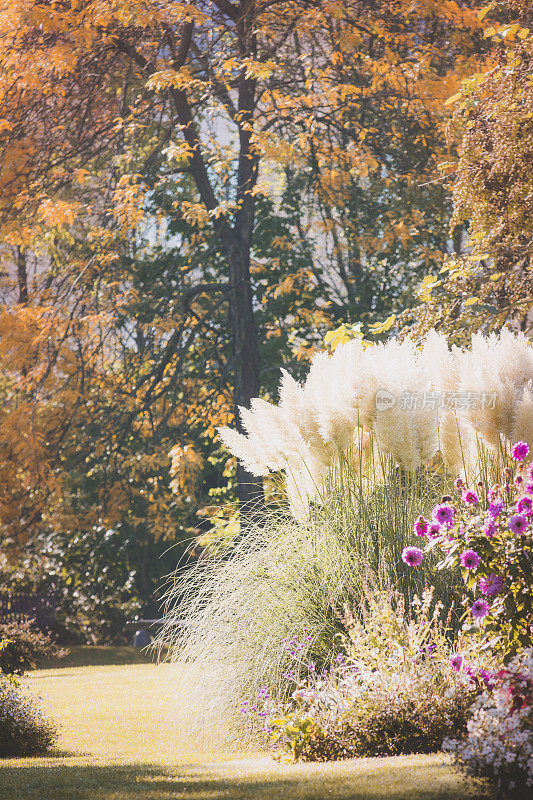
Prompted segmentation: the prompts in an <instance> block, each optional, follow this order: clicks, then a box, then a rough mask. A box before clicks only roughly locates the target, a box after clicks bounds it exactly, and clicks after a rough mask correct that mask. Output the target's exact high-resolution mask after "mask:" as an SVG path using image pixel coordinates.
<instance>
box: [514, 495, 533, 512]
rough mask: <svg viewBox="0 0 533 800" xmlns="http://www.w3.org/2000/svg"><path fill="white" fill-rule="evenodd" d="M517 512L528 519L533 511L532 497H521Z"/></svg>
mask: <svg viewBox="0 0 533 800" xmlns="http://www.w3.org/2000/svg"><path fill="white" fill-rule="evenodd" d="M516 510H517V511H518V513H519V514H524V515H525V516H526V517H527V516H528V515H529V514H531V512H532V511H533V500H532V499H531V497H521V498H520V500H519V501H518V503H517V504H516Z"/></svg>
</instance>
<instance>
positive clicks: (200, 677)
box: [160, 450, 451, 749]
mask: <svg viewBox="0 0 533 800" xmlns="http://www.w3.org/2000/svg"><path fill="white" fill-rule="evenodd" d="M364 458H365V455H364V454H363V452H362V451H360V450H357V451H351V452H350V453H349V458H348V461H347V462H346V463H342V464H341V463H339V464H338V466H337V468H336V469H331V470H330V473H329V475H328V478H327V482H326V487H325V494H324V496H323V498H322V499H321V501H320V502H317V503H315V504H314V505H313V506H312V508H311V510H310V513H309V515H308V517H307V519H306V520H305V521H296V520H294V519H293V518H292V517H291V515H290V514H289V513H287V511H285V512H284V511H282V510H281V511H277V512H275V513H274V512H271V513H268V514H266V515H265V516H264V518H263V519H262V520H261V524H260V525H255V527H253V528H251V529H247V531H246V533H245V535H244V536H243V537H242V538H241V539H240V540H239V541H238V542H237V543H236V545H234V547H233V548H231V549H229V548H228V549H227V550H226V551H225V552H223V553H221V552H220V551H219V552H218V553H217V555H216V556H210V555H207V554H206V555H205V556H204V557H203V558H202V559H200V561H199V562H198V563H197V564H196V565H195V566H194V567H193V568H192V569H190V570H189V571H188V572H187V573H186V574H185V576H184V577H183V576H179V577H178V576H177V577H175V578H173V579H172V581H171V582H170V584H169V587H168V592H167V607H166V611H165V616H166V618H167V619H169V620H170V622H169V623H168V625H167V627H166V629H165V630H164V631H163V632H162V634H161V637H160V642H161V643H163V644H164V645H165V646H166V647H167V648H168V651H169V652H170V654H171V657H172V658H173V660H174V661H175V662H176V663H177V664H178V665H179V668H180V670H181V671H182V673H185V674H186V675H187V685H189V686H190V687H191V689H190V691H189V693H188V695H187V696H186V697H183V696H182V695H181V696H180V697H179V699H177V700H176V703H175V706H176V709H177V713H178V716H179V720H178V727H179V728H180V734H179V735H180V737H185V738H187V735H188V736H189V738H190V739H191V741H194V744H195V747H198V746H199V744H200V743H201V742H203V744H204V745H205V747H206V748H209V747H212V746H213V744H214V743H215V742H216V743H217V745H219V744H220V743H221V742H224V745H225V746H227V747H229V748H230V749H233V748H235V747H237V746H241V747H246V746H248V745H252V744H254V745H255V746H257V744H258V742H260V741H261V732H260V731H259V730H257V729H254V728H253V726H251V725H250V723H249V717H247V716H246V715H244V714H242V713H241V712H240V710H239V709H240V708H241V706H242V704H243V703H244V702H246V701H250V700H253V699H254V698H255V697H256V695H257V692H258V690H259V689H260V688H261V687H262V686H265V685H266V686H268V687H269V690H270V692H271V693H272V694H273V695H274V696H276V697H281V696H283V694H284V692H286V691H287V688H288V687H289V686H291V683H290V680H289V681H288V680H287V678H286V677H284V675H285V674H286V672H287V670H289V669H294V660H293V659H292V657H291V656H290V655H289V654H288V653H287V651H286V650H285V648H284V645H283V639H284V637H293V636H296V637H302V636H303V631H304V630H307V632H308V633H307V635H308V636H309V637H310V638H309V646H308V650H307V651H306V652H305V653H303V654H302V658H301V663H300V666H299V669H301V670H302V671H303V672H304V673H305V671H306V669H307V664H308V663H309V662H311V661H312V662H316V663H317V664H318V665H328V664H329V662H330V661H331V659H332V657H333V656H334V654H335V653H336V652H337V650H336V648H338V647H339V643H340V640H339V638H338V633H339V621H338V617H337V615H336V613H335V609H336V608H340V607H342V605H343V603H344V602H345V601H346V600H347V599H349V600H350V601H351V600H353V598H354V597H355V598H357V597H361V596H362V593H363V591H364V589H363V587H364V586H368V585H370V584H369V575H372V576H375V575H376V574H379V573H380V572H382V573H385V574H386V576H387V581H390V582H392V583H393V584H394V585H395V586H396V587H397V588H398V589H400V590H402V591H403V592H404V594H405V595H406V596H408V597H409V596H411V595H412V594H413V593H415V592H416V591H420V589H421V588H422V586H423V584H424V579H425V578H426V579H427V580H428V581H429V580H431V582H434V576H432V577H431V579H429V577H428V570H429V568H430V565H429V563H428V564H427V566H426V565H424V569H422V570H419V571H417V572H416V574H415V573H413V572H412V571H411V570H409V568H408V567H406V566H405V565H404V564H403V562H402V561H401V558H400V554H401V551H402V549H403V547H404V546H405V545H406V544H408V543H411V542H412V525H413V519H414V518H415V517H416V516H418V514H420V513H422V512H423V511H426V512H427V511H429V510H430V509H431V507H432V506H433V505H434V503H435V502H436V501H437V500H438V499H439V498H440V495H441V493H442V488H443V480H444V478H443V474H442V471H441V470H434V469H432V468H425V469H422V470H419V471H418V472H417V473H416V474H410V473H409V472H407V471H406V470H403V469H398V467H397V465H396V464H395V463H394V461H393V459H392V458H391V457H388V456H383V455H375V458H374V459H373V460H372V462H371V463H372V468H371V469H372V473H373V474H370V472H369V471H368V469H367V471H366V472H365V470H364V469H362V463H361V462H362V461H363V459H364ZM358 461H359V462H360V463H357V462H358ZM372 580H374V578H372ZM447 580H449V577H447ZM437 592H440V596H441V597H442V598H443V599H444V600H445V601H446V602H447V604H448V605H449V603H450V594H451V587H450V586H449V585H447V584H444V583H442V584H441V586H440V587H438V588H437ZM182 683H183V682H182ZM224 740H225V741H224Z"/></svg>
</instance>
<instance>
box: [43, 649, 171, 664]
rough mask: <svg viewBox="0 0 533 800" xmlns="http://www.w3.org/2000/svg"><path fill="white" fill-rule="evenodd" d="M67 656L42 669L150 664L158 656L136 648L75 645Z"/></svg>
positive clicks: (46, 662) (49, 662)
mask: <svg viewBox="0 0 533 800" xmlns="http://www.w3.org/2000/svg"><path fill="white" fill-rule="evenodd" d="M65 649H66V650H68V652H67V655H66V656H65V657H63V658H61V659H59V660H58V659H51V660H49V661H45V662H43V663H42V664H41V665H40V669H57V668H58V667H61V668H64V667H93V666H100V667H102V666H110V665H124V664H150V663H151V662H152V661H154V660H155V658H156V656H155V654H154V653H153V651H146V650H139V649H138V648H136V647H127V646H120V647H105V646H98V645H74V646H71V647H68V648H65Z"/></svg>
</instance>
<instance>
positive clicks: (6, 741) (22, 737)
mask: <svg viewBox="0 0 533 800" xmlns="http://www.w3.org/2000/svg"><path fill="white" fill-rule="evenodd" d="M7 646H8V641H7V640H0V653H1V652H2V650H4V649H5V648H7ZM56 739H57V726H56V725H55V724H54V723H53V722H51V721H50V720H48V719H47V718H46V717H45V716H44V715H43V712H42V711H41V709H40V708H39V706H38V704H37V703H36V701H35V700H34V698H33V697H31V696H30V695H29V694H28V693H27V692H25V691H23V690H22V688H21V687H20V685H19V683H18V681H17V679H16V678H15V676H14V675H6V674H5V673H3V672H2V670H1V669H0V757H4V756H31V755H37V754H40V753H45V752H46V751H47V750H49V749H50V747H52V745H53V744H54V743H55V741H56Z"/></svg>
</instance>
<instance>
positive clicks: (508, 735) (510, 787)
mask: <svg viewBox="0 0 533 800" xmlns="http://www.w3.org/2000/svg"><path fill="white" fill-rule="evenodd" d="M492 683H493V685H492V686H491V687H489V688H488V689H487V691H485V692H484V693H483V694H482V695H481V696H480V697H479V698H478V699H477V700H476V701H475V703H474V705H473V707H472V719H471V720H470V721H469V722H468V725H467V731H468V732H467V734H466V736H465V737H464V738H462V739H459V740H457V739H450V740H448V741H446V742H445V745H444V747H445V749H446V750H448V751H449V752H451V753H452V754H453V756H454V757H455V761H456V764H457V765H458V766H459V767H460V768H461V769H462V770H464V771H465V772H466V773H467V774H468V775H472V776H475V777H478V778H488V779H490V780H491V781H492V782H493V783H495V784H496V786H497V787H498V789H499V790H500V792H501V793H502V794H503V795H504V796H506V797H509V798H513V800H519V798H524V800H526V798H530V797H531V792H532V787H533V649H531V648H530V649H528V650H526V651H524V652H523V653H522V654H520V655H518V656H516V657H515V658H514V659H513V660H512V661H511V663H510V664H509V667H508V669H505V670H501V671H500V672H499V673H497V674H496V675H495V677H494V678H493V681H492Z"/></svg>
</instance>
